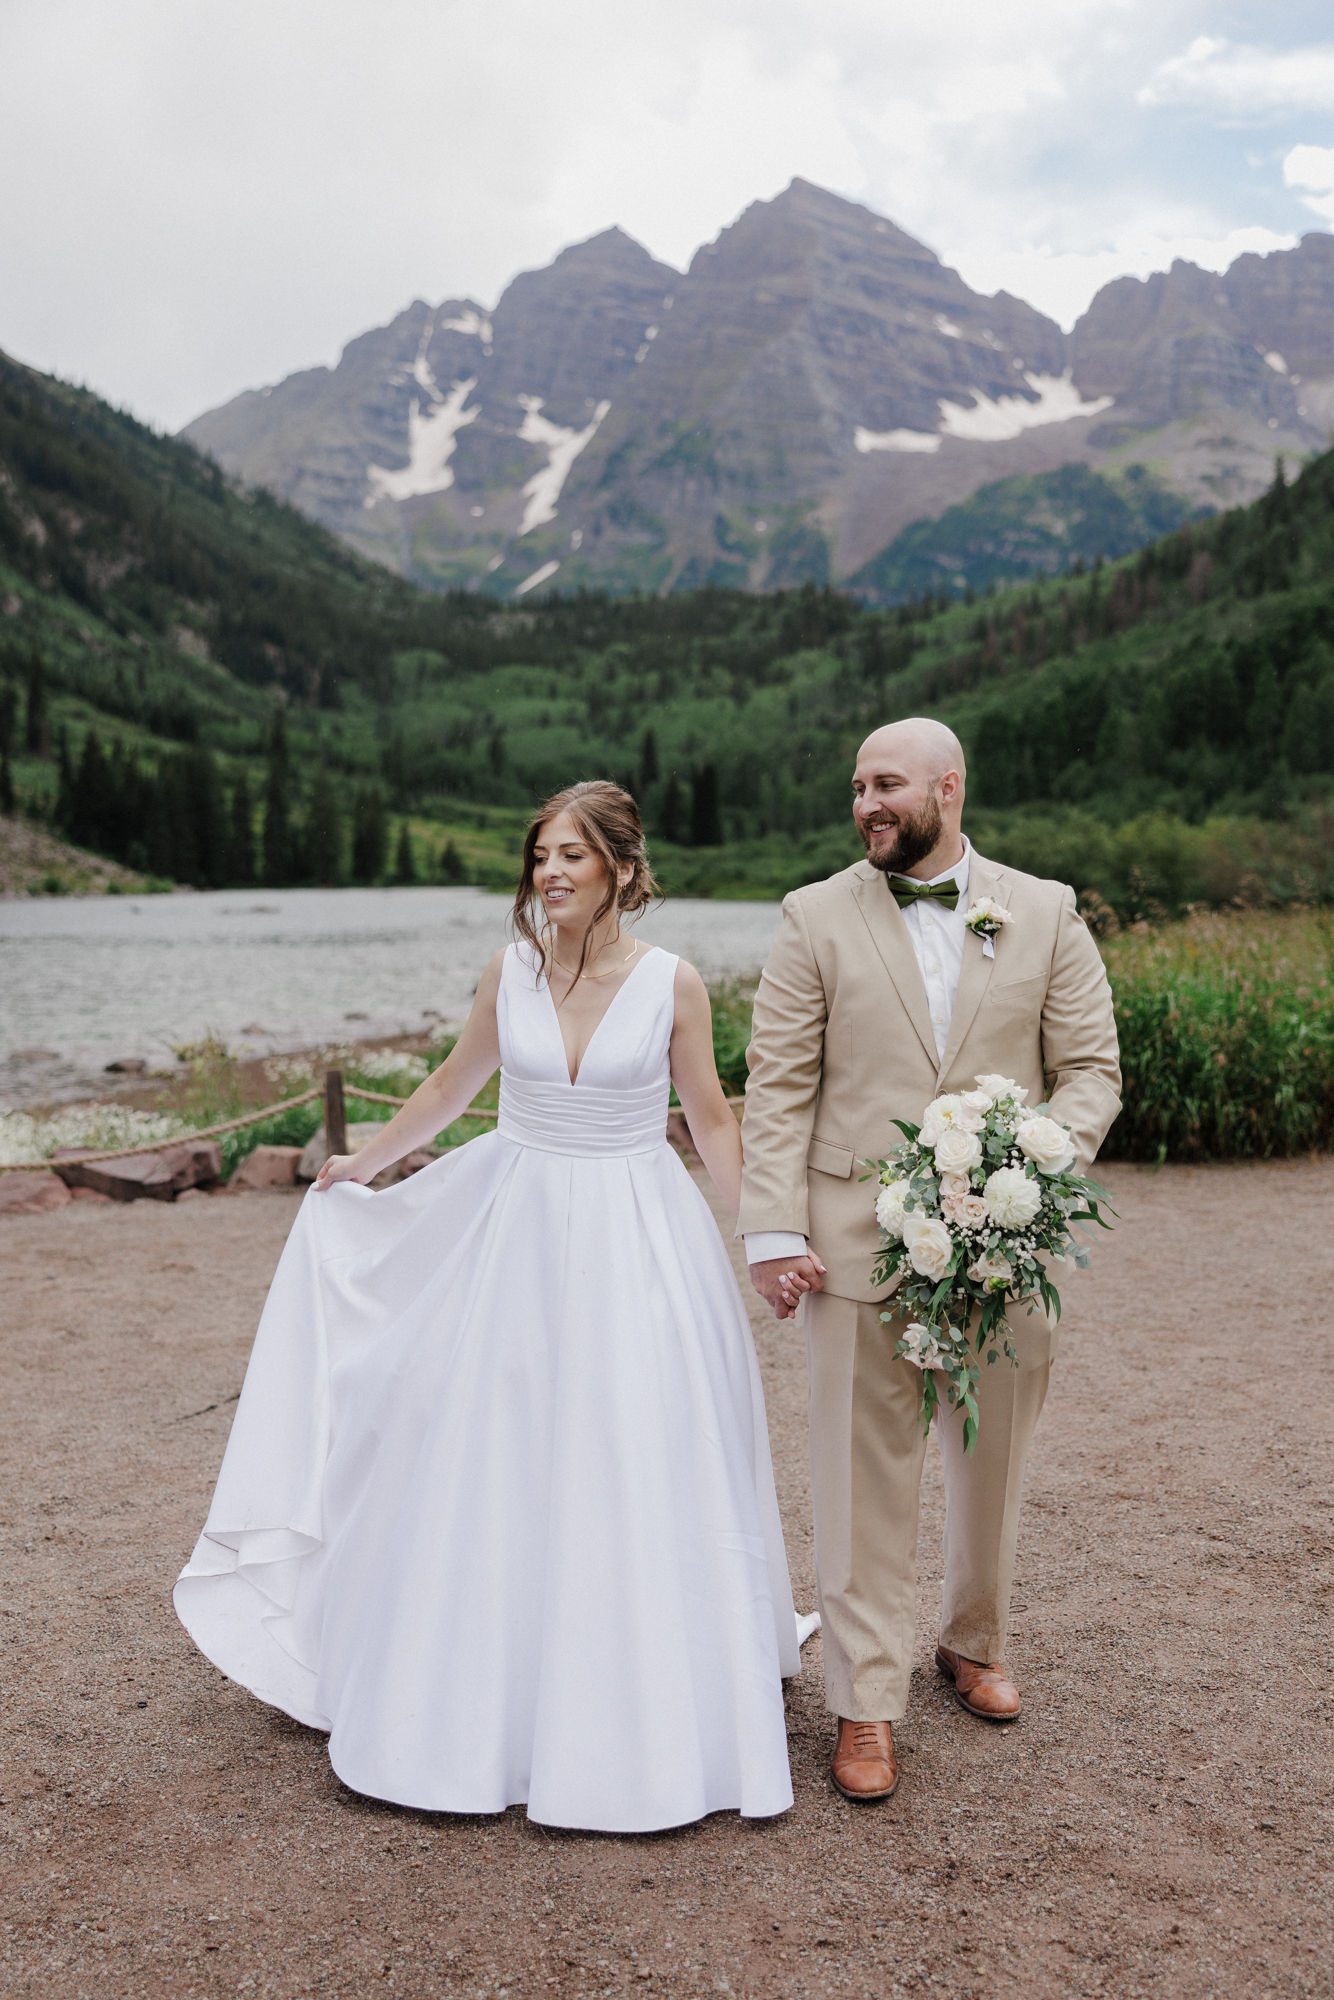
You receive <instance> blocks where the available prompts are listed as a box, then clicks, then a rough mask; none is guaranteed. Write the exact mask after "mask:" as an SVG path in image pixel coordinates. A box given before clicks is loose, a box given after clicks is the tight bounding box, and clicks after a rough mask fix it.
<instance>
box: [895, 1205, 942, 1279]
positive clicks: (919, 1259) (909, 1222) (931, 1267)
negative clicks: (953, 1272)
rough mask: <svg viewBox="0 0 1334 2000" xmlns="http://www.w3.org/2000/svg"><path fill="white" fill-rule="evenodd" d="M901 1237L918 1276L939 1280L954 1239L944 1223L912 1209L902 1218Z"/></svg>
mask: <svg viewBox="0 0 1334 2000" xmlns="http://www.w3.org/2000/svg"><path fill="white" fill-rule="evenodd" d="M903 1240H904V1242H905V1243H906V1244H907V1246H908V1261H909V1263H910V1264H911V1265H912V1267H913V1269H914V1271H916V1272H917V1274H918V1276H919V1277H922V1278H930V1279H931V1281H932V1282H933V1283H939V1281H940V1279H941V1278H943V1277H944V1275H945V1273H946V1271H948V1269H949V1267H950V1259H951V1258H952V1257H953V1255H954V1241H953V1238H952V1237H951V1235H950V1232H949V1230H948V1229H947V1228H946V1227H945V1225H944V1223H943V1222H938V1221H937V1220H936V1218H935V1216H933V1215H923V1214H922V1213H921V1211H920V1210H914V1211H913V1212H912V1213H911V1214H909V1215H908V1216H906V1217H905V1219H904V1224H903Z"/></svg>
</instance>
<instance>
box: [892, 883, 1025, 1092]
mask: <svg viewBox="0 0 1334 2000" xmlns="http://www.w3.org/2000/svg"><path fill="white" fill-rule="evenodd" d="M1004 881H1005V870H1004V869H1003V868H1000V867H998V866H997V864H996V863H995V862H994V861H988V860H987V859H986V858H985V856H983V855H981V854H979V853H978V851H977V849H976V848H974V849H973V854H972V859H971V861H970V862H969V864H968V896H967V903H966V905H965V907H966V906H967V904H972V903H975V902H976V901H977V899H978V897H979V896H994V897H995V899H996V901H997V902H998V903H1002V904H1003V903H1004V901H1005V897H1004V894H1003V893H1002V885H1003V884H1004ZM890 901H891V902H892V901H893V898H892V897H891V898H890ZM1004 948H1005V946H1004V939H1003V937H1002V938H1001V939H999V940H998V941H997V950H998V951H1003V950H1004ZM995 968H996V961H995V959H994V958H988V957H987V955H986V953H985V951H984V950H983V949H982V940H981V938H979V937H974V936H973V934H972V932H971V931H965V933H964V940H963V964H962V966H961V967H960V969H959V990H958V992H957V993H956V994H955V996H954V1012H953V1014H952V1015H951V1017H950V1032H949V1039H948V1041H947V1042H946V1043H945V1053H944V1055H943V1056H942V1057H941V1058H940V1074H941V1076H942V1077H943V1076H944V1075H946V1073H947V1072H948V1070H949V1069H950V1068H951V1066H952V1065H953V1063H954V1060H955V1058H956V1056H957V1055H958V1053H959V1050H960V1049H961V1048H962V1047H963V1044H964V1038H965V1036H966V1035H967V1033H968V1030H969V1029H970V1028H971V1027H972V1025H973V1022H974V1020H975V1019H976V1018H977V1010H978V1008H979V1007H980V1006H981V1005H982V1000H983V996H984V995H985V993H986V990H987V988H988V986H989V985H990V984H991V979H992V974H993V973H994V971H995Z"/></svg>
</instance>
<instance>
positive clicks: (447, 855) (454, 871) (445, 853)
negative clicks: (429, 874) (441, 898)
mask: <svg viewBox="0 0 1334 2000" xmlns="http://www.w3.org/2000/svg"><path fill="white" fill-rule="evenodd" d="M467 879H468V870H467V868H466V867H465V866H464V861H463V856H462V855H461V854H460V853H459V850H458V848H457V847H456V846H455V845H454V839H453V835H452V834H451V836H450V838H449V839H448V840H447V841H446V842H445V844H444V846H443V847H442V848H441V850H440V880H441V881H442V882H445V883H448V884H449V885H450V887H454V886H455V885H456V884H458V883H461V882H466V881H467Z"/></svg>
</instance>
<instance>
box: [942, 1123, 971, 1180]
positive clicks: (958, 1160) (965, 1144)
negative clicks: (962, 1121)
mask: <svg viewBox="0 0 1334 2000" xmlns="http://www.w3.org/2000/svg"><path fill="white" fill-rule="evenodd" d="M981 1164H982V1141H981V1140H980V1139H979V1138H978V1136H977V1134H976V1132H965V1131H963V1130H962V1129H961V1128H960V1127H958V1126H951V1127H950V1129H949V1130H948V1131H945V1132H942V1133H941V1135H940V1137H939V1138H938V1139H937V1141H936V1167H937V1169H938V1170H939V1172H941V1173H942V1174H970V1173H971V1172H972V1171H973V1168H974V1167H980V1166H981Z"/></svg>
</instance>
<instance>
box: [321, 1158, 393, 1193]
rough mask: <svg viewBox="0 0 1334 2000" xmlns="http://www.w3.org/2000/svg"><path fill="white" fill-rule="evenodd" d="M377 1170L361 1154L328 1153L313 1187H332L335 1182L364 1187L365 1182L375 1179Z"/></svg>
mask: <svg viewBox="0 0 1334 2000" xmlns="http://www.w3.org/2000/svg"><path fill="white" fill-rule="evenodd" d="M378 1171H379V1170H378V1168H376V1167H373V1166H371V1165H370V1163H369V1162H368V1161H367V1159H366V1158H365V1156H364V1154H361V1153H330V1155H329V1157H328V1159H327V1160H326V1161H325V1162H324V1165H323V1166H322V1167H321V1168H320V1170H319V1172H318V1173H317V1174H316V1176H315V1179H314V1182H313V1186H315V1187H317V1188H321V1189H323V1188H329V1187H332V1186H333V1184H334V1182H335V1181H358V1182H359V1183H360V1184H361V1186H362V1187H365V1185H366V1183H367V1181H373V1180H374V1179H375V1176H376V1173H377V1172H378Z"/></svg>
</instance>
